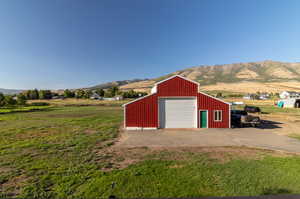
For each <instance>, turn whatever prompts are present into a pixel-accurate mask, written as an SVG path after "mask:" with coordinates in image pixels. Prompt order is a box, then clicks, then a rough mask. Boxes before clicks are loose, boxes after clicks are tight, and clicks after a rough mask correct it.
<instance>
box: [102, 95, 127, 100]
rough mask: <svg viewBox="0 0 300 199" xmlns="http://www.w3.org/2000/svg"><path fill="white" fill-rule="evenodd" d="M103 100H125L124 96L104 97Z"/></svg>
mask: <svg viewBox="0 0 300 199" xmlns="http://www.w3.org/2000/svg"><path fill="white" fill-rule="evenodd" d="M103 100H106V101H119V100H123V96H121V95H120V96H119V95H117V96H115V97H104V98H103Z"/></svg>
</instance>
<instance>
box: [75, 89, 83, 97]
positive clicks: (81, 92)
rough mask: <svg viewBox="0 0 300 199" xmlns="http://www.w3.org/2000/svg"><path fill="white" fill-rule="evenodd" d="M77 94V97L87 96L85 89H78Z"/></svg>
mask: <svg viewBox="0 0 300 199" xmlns="http://www.w3.org/2000/svg"><path fill="white" fill-rule="evenodd" d="M75 96H76V98H84V96H85V92H84V90H82V89H78V90H76V92H75Z"/></svg>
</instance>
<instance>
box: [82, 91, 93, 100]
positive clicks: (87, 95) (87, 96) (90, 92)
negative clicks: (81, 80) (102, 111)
mask: <svg viewBox="0 0 300 199" xmlns="http://www.w3.org/2000/svg"><path fill="white" fill-rule="evenodd" d="M92 95H93V92H92V91H91V90H85V91H84V96H83V97H84V98H86V99H88V98H90V97H91V96H92Z"/></svg>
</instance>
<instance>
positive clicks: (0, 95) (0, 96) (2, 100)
mask: <svg viewBox="0 0 300 199" xmlns="http://www.w3.org/2000/svg"><path fill="white" fill-rule="evenodd" d="M4 105H5V97H4V95H3V93H0V107H1V106H4Z"/></svg>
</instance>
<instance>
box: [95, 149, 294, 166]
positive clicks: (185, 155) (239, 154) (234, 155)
mask: <svg viewBox="0 0 300 199" xmlns="http://www.w3.org/2000/svg"><path fill="white" fill-rule="evenodd" d="M266 155H272V156H276V157H282V156H292V154H289V153H283V152H274V151H271V150H263V149H255V148H248V147H154V148H148V147H134V148H118V147H115V146H113V147H109V148H107V149H105V150H100V151H98V153H97V156H98V158H97V160H98V162H99V164H103V167H102V170H103V171H110V170H114V169H123V168H126V167H128V166H129V165H132V164H136V163H138V162H141V161H144V160H169V161H173V160H175V161H179V162H180V161H190V162H192V161H194V160H196V159H197V158H199V157H200V158H201V157H204V158H208V159H211V160H213V161H218V162H220V163H226V162H228V161H231V160H233V159H261V158H263V157H265V156H266ZM181 167H183V165H181V164H175V165H172V168H181Z"/></svg>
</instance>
